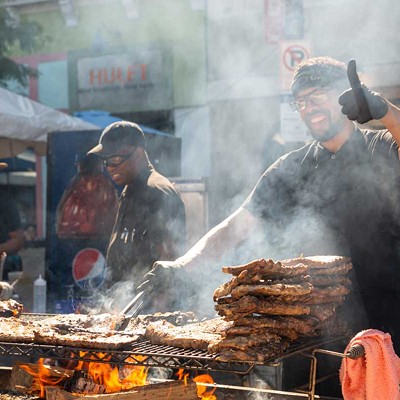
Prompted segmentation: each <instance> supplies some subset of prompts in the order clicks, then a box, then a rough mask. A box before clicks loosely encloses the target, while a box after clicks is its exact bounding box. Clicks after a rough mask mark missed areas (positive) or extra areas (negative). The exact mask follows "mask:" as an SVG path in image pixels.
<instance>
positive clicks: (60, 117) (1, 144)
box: [0, 88, 99, 158]
mask: <svg viewBox="0 0 400 400" xmlns="http://www.w3.org/2000/svg"><path fill="white" fill-rule="evenodd" d="M92 129H99V127H98V126H96V125H94V124H90V123H88V122H85V121H83V120H81V119H79V118H76V117H71V116H69V115H67V114H65V113H63V112H61V111H58V110H54V109H52V108H50V107H47V106H45V105H43V104H40V103H38V102H36V101H33V100H30V99H29V98H27V97H24V96H21V95H18V94H16V93H14V92H11V91H9V90H6V89H3V88H0V158H8V157H15V156H17V155H18V154H20V153H22V152H23V151H25V150H26V149H27V148H32V149H33V150H34V152H35V153H36V154H37V155H39V156H43V155H45V154H46V141H47V134H48V133H49V132H55V131H77V130H92Z"/></svg>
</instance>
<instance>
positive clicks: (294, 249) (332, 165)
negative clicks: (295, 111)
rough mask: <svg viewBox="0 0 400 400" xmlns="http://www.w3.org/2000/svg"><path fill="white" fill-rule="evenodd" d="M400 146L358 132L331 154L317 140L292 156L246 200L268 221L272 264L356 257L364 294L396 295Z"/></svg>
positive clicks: (382, 135)
mask: <svg viewBox="0 0 400 400" xmlns="http://www.w3.org/2000/svg"><path fill="white" fill-rule="evenodd" d="M399 184H400V162H399V158H398V146H397V144H396V143H395V141H394V140H393V138H392V136H391V135H390V133H389V132H387V131H364V130H363V131H360V130H356V131H355V132H354V133H353V134H352V136H351V138H350V139H349V141H348V142H346V143H345V144H344V145H343V146H342V148H341V149H340V150H339V151H338V152H336V153H331V152H330V151H328V150H327V149H325V148H324V147H322V146H321V145H320V144H319V143H318V142H313V143H311V144H309V145H306V146H304V147H302V148H301V149H299V150H295V151H293V152H290V153H288V154H287V155H285V156H283V157H281V158H280V159H279V160H278V161H276V162H275V163H274V164H273V165H272V166H271V167H270V168H268V169H267V171H266V172H265V173H264V174H263V175H262V177H261V178H260V180H259V182H258V183H257V185H256V187H255V189H254V190H253V192H252V193H251V195H250V196H249V198H248V199H247V200H246V201H245V203H244V207H246V208H247V209H248V210H249V211H250V212H251V213H253V214H254V215H256V216H257V217H259V218H260V219H261V220H262V221H264V222H265V234H266V242H268V243H269V244H270V246H269V247H268V249H269V250H270V251H271V253H270V254H271V255H270V257H271V258H276V259H283V258H288V257H297V256H299V255H301V254H303V255H317V254H332V255H344V256H350V257H351V258H352V261H353V265H354V270H355V274H356V277H357V282H358V284H359V288H360V292H361V293H373V294H377V293H383V292H385V291H387V290H392V289H395V285H396V283H395V282H396V280H397V274H398V272H397V269H399V268H400V265H399V256H398V239H399V222H400V215H399V214H400V213H399V205H400V196H399V188H400V186H399Z"/></svg>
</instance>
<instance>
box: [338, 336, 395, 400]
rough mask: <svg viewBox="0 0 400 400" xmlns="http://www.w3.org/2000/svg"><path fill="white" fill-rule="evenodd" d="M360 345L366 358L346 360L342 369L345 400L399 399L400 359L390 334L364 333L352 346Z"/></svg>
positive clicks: (351, 342) (355, 339)
mask: <svg viewBox="0 0 400 400" xmlns="http://www.w3.org/2000/svg"><path fill="white" fill-rule="evenodd" d="M355 344H361V345H362V346H364V349H365V356H364V357H360V358H358V359H356V360H352V359H350V358H344V359H343V361H342V366H341V368H340V382H341V385H342V393H343V398H344V399H345V400H398V399H400V392H399V383H400V358H399V357H398V356H397V355H396V353H395V352H394V350H393V343H392V338H391V336H390V335H389V334H388V333H384V332H381V331H378V330H376V329H368V330H365V331H361V332H359V333H357V335H356V336H354V338H353V339H351V341H350V343H349V344H348V345H347V348H346V351H345V353H347V351H348V350H349V348H350V347H351V346H354V345H355Z"/></svg>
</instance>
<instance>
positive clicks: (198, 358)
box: [0, 340, 255, 374]
mask: <svg viewBox="0 0 400 400" xmlns="http://www.w3.org/2000/svg"><path fill="white" fill-rule="evenodd" d="M0 355H2V356H14V357H34V358H52V359H62V360H71V359H74V360H77V361H83V362H100V363H110V364H118V365H131V366H132V365H137V366H139V365H140V366H146V367H159V368H184V369H188V370H206V371H207V370H209V371H225V372H233V373H236V374H248V373H249V372H250V370H251V369H252V368H253V367H254V365H255V363H243V362H229V363H222V362H219V361H217V360H216V355H212V354H208V353H207V352H206V351H203V350H193V349H188V350H187V349H180V348H176V347H170V346H160V345H154V344H151V343H150V342H149V341H147V340H145V341H142V342H137V343H135V344H134V345H132V346H131V347H130V348H129V349H126V350H107V352H105V351H104V350H103V351H101V350H92V349H87V348H78V347H68V346H53V345H44V344H36V343H10V342H0Z"/></svg>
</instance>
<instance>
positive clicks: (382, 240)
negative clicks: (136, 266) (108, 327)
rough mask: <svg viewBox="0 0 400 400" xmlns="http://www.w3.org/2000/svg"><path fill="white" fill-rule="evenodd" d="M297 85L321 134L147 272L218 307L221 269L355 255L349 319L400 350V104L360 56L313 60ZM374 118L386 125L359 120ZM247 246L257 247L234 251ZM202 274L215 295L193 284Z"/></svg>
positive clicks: (299, 105)
mask: <svg viewBox="0 0 400 400" xmlns="http://www.w3.org/2000/svg"><path fill="white" fill-rule="evenodd" d="M349 82H350V89H349ZM291 89H292V93H293V101H292V107H293V108H294V110H295V111H297V112H299V113H300V116H301V118H302V120H303V122H304V124H305V125H306V126H307V127H308V130H309V132H310V134H311V136H312V138H313V139H314V140H312V141H311V142H310V143H309V144H307V145H305V146H303V147H301V148H299V149H297V150H294V151H292V152H290V153H288V154H286V155H284V156H282V157H281V158H279V159H278V160H277V161H276V162H275V163H274V164H272V165H271V166H270V167H269V168H268V169H267V170H266V171H265V172H264V174H263V175H262V176H261V178H260V179H259V181H258V183H257V185H256V186H255V188H254V189H253V191H252V192H251V194H250V195H249V197H248V198H247V199H246V200H245V202H244V203H243V204H242V206H241V207H239V209H237V210H236V211H235V212H234V213H233V214H231V215H230V216H229V217H227V218H226V219H225V220H224V221H222V222H221V223H220V224H219V225H217V226H216V227H214V228H213V229H212V230H211V231H210V232H208V233H207V234H206V235H205V236H204V237H203V238H201V239H200V240H199V241H198V242H197V243H196V244H195V245H194V247H193V248H192V249H190V250H189V251H188V252H187V253H186V254H184V255H183V256H181V257H179V258H178V259H176V260H175V261H173V262H164V261H159V262H157V263H155V265H154V267H153V270H152V271H151V272H150V273H149V274H148V276H147V278H149V279H151V278H152V279H153V281H158V282H160V283H161V282H162V283H164V284H165V285H164V287H165V286H171V285H174V284H176V282H177V277H178V278H179V277H180V278H182V281H183V283H180V286H181V287H184V285H185V284H186V285H187V287H188V290H187V293H188V296H189V295H190V294H192V293H193V292H194V290H197V293H198V295H199V296H201V295H202V299H203V300H204V299H209V301H208V306H209V307H210V310H212V307H213V302H212V292H213V290H214V289H215V288H216V287H217V286H218V285H220V284H221V283H223V282H225V281H226V277H224V276H222V274H219V272H220V269H221V266H222V265H226V264H227V263H229V264H240V263H245V262H249V261H250V260H252V259H255V258H262V257H264V258H272V259H274V260H282V259H286V258H291V257H298V256H299V255H301V254H304V255H306V256H307V255H340V256H348V257H351V259H352V263H353V272H354V280H353V287H352V290H353V293H355V294H357V296H355V297H354V299H356V298H357V299H358V300H360V308H357V305H356V303H351V307H350V308H352V309H353V311H355V312H354V314H353V315H352V317H353V320H350V321H348V322H353V323H354V326H355V329H357V328H359V329H361V328H376V329H381V330H384V331H386V332H389V333H391V334H392V339H393V341H394V344H395V348H396V349H397V351H399V352H400V318H398V317H397V315H396V312H395V310H396V309H399V308H400V279H399V274H400V257H399V238H400V226H399V225H400V162H399V145H400V110H399V109H398V108H397V107H395V106H394V105H393V104H392V103H390V102H389V101H387V100H385V99H384V98H383V97H382V96H381V95H379V94H377V93H375V92H373V91H371V90H370V89H368V88H367V87H366V86H365V85H363V84H361V83H360V81H359V78H358V75H357V72H356V67H355V62H354V61H350V63H349V64H348V66H347V67H346V65H345V64H343V63H342V62H339V61H337V60H334V59H332V58H328V57H316V58H311V59H308V60H306V61H305V62H303V63H302V64H300V65H299V66H298V68H297V69H296V71H295V73H294V78H293V82H292V85H291ZM370 120H380V123H381V124H382V125H383V126H384V127H385V129H383V130H379V131H377V130H371V129H367V127H366V126H360V125H356V124H355V123H354V122H353V121H357V122H358V123H360V124H364V123H366V122H368V121H370ZM240 248H242V249H243V248H245V249H250V251H249V252H247V253H246V252H244V251H236V252H235V251H234V250H237V249H240ZM208 266H213V267H214V272H213V273H212V274H211V273H210V269H209V268H208ZM179 270H180V271H179ZM177 271H179V274H178V273H177ZM202 276H203V277H204V276H207V279H208V288H209V290H208V292H207V293H202V290H201V289H202V288H204V286H199V285H197V286H196V284H192V282H201V277H202ZM212 277H215V278H216V279H215V280H212ZM144 286H145V285H144ZM161 286H162V285H161ZM165 290H168V289H165ZM169 290H170V291H171V289H169ZM186 303H187V301H186ZM193 304H194V305H195V304H200V305H201V306H204V305H205V302H204V301H202V302H198V301H197V302H193ZM356 310H357V311H356ZM194 311H196V310H194ZM365 314H366V316H367V320H365V319H363V318H361V315H364V316H365ZM359 317H360V318H359ZM346 318H348V319H351V318H350V317H348V316H347V317H346Z"/></svg>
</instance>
